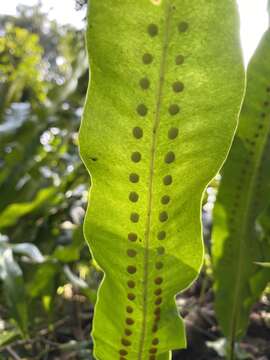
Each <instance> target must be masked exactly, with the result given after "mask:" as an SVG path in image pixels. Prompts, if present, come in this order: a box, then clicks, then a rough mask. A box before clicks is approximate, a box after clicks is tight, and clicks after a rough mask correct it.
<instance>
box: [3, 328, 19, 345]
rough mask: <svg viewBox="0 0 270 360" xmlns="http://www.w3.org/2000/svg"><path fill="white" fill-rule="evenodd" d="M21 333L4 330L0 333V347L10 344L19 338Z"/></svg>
mask: <svg viewBox="0 0 270 360" xmlns="http://www.w3.org/2000/svg"><path fill="white" fill-rule="evenodd" d="M19 335H20V334H19V332H18V331H16V330H4V331H1V333H0V346H3V345H6V344H9V343H10V342H11V341H13V340H14V339H15V338H17V337H18V336H19Z"/></svg>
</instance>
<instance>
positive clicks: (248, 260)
mask: <svg viewBox="0 0 270 360" xmlns="http://www.w3.org/2000/svg"><path fill="white" fill-rule="evenodd" d="M269 60H270V30H268V31H267V32H266V33H265V34H264V36H263V39H262V40H261V43H260V45H259V47H258V49H257V51H256V53H255V55H254V56H253V58H252V60H251V62H250V64H249V67H248V72H247V92H246V96H245V99H244V103H243V107H242V111H241V115H240V122H239V127H238V131H237V133H236V136H235V139H234V142H233V146H232V149H231V151H230V154H229V157H228V159H227V161H226V163H225V166H224V168H223V171H222V181H221V185H220V188H219V192H218V198H217V203H216V205H215V209H214V219H213V222H214V229H213V263H214V281H215V290H216V313H217V317H218V320H219V323H220V325H221V328H222V331H223V333H224V335H225V336H226V337H227V339H228V359H230V360H233V359H234V358H235V355H234V349H235V343H236V342H237V341H238V340H240V339H241V337H242V336H243V335H244V334H245V332H246V329H247V325H248V320H249V314H250V311H251V308H252V306H253V305H254V303H255V302H256V301H257V300H258V299H259V297H260V295H261V293H262V291H263V290H264V289H265V287H266V285H267V282H268V281H269V279H270V271H269V269H267V268H263V267H261V266H260V264H259V263H264V262H267V261H269V259H270V246H269V244H270V242H269V231H268V229H267V227H268V228H269V224H268V221H269V217H268V216H267V214H265V215H264V216H263V217H262V221H260V218H261V215H262V213H263V212H265V210H266V208H267V207H268V208H269V203H270V198H269V195H270V122H269V115H270V66H269ZM266 219H267V220H266Z"/></svg>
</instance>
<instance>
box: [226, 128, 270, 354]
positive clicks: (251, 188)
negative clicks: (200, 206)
mask: <svg viewBox="0 0 270 360" xmlns="http://www.w3.org/2000/svg"><path fill="white" fill-rule="evenodd" d="M264 134H265V135H264V138H263V141H262V142H261V146H259V151H258V152H257V156H256V157H255V167H254V171H252V176H251V181H250V183H249V186H248V187H247V196H246V199H247V201H246V204H247V206H246V207H244V209H246V210H245V211H244V213H243V217H242V219H243V222H242V226H241V227H240V231H239V235H240V244H239V251H238V259H239V261H238V266H237V277H236V286H235V296H234V301H233V304H234V305H233V311H232V323H231V324H232V325H231V330H230V339H229V341H230V345H231V347H233V345H234V339H235V332H236V326H237V324H238V319H239V312H238V308H239V293H240V284H241V278H242V268H243V256H241V253H242V251H241V249H242V248H243V246H244V244H245V233H246V228H247V222H248V219H249V214H250V209H251V204H252V199H253V193H254V188H255V185H256V182H257V177H258V173H259V168H260V166H261V164H262V160H263V154H264V152H265V148H266V144H267V139H268V137H269V134H270V122H268V129H267V131H266V132H265V133H264ZM241 235H242V236H241ZM230 351H233V349H232V348H231V349H230Z"/></svg>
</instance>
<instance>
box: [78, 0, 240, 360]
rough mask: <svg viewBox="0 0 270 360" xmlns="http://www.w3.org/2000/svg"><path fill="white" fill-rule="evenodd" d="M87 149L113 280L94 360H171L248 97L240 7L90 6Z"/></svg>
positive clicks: (99, 255)
mask: <svg viewBox="0 0 270 360" xmlns="http://www.w3.org/2000/svg"><path fill="white" fill-rule="evenodd" d="M88 21H89V23H88V33H87V42H88V50H89V54H90V67H91V72H92V74H91V87H90V91H89V93H88V97H87V101H86V105H85V110H84V117H83V122H82V127H81V130H80V150H81V155H82V157H83V160H84V162H85V164H86V166H87V168H88V170H89V171H90V173H91V176H92V190H91V197H90V207H89V209H88V213H87V216H86V221H85V235H86V238H87V240H88V242H89V245H90V247H91V250H92V252H93V254H94V257H95V259H96V261H97V262H98V264H99V265H100V266H101V268H102V269H103V270H104V272H105V279H104V281H103V283H102V285H101V288H100V290H99V298H98V302H97V305H96V308H95V319H94V330H93V337H94V341H95V357H96V358H97V359H100V360H107V359H108V360H111V359H130V360H131V359H134V360H135V359H136V360H142V359H159V360H165V359H166V360H168V359H169V358H170V353H169V351H170V350H171V349H175V348H181V347H184V346H185V336H184V327H183V322H182V320H181V319H180V318H179V317H178V316H177V311H176V307H175V302H174V296H175V294H176V293H177V292H179V291H181V290H183V289H185V288H186V287H187V286H189V284H190V283H191V282H192V281H193V280H194V279H195V277H196V276H197V274H198V271H199V269H200V266H201V262H202V253H203V248H202V240H201V222H200V204H201V196H202V192H203V190H204V188H205V186H206V185H207V183H208V182H209V181H210V180H211V178H212V177H213V176H214V175H215V174H216V172H217V171H218V169H219V167H220V166H221V163H222V161H223V160H224V158H225V156H226V153H227V151H228V147H229V145H230V142H231V138H232V135H233V133H234V130H235V127H236V119H237V115H238V112H239V107H240V102H241V98H242V91H243V69H242V61H241V55H240V51H239V43H238V16H237V13H236V6H235V2H234V1H232V0H230V1H226V2H217V1H214V0H211V1H205V0H199V1H198V0H196V1H194V0H192V1H190V0H188V1H187V0H186V1H181V2H179V1H160V0H151V1H150V0H138V1H136V2H135V1H130V0H128V1H123V0H116V1H114V2H111V1H109V0H105V1H99V0H92V1H91V3H90V9H89V19H88Z"/></svg>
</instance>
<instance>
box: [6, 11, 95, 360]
mask: <svg viewBox="0 0 270 360" xmlns="http://www.w3.org/2000/svg"><path fill="white" fill-rule="evenodd" d="M0 34H1V35H0V93H1V96H0V99H1V100H0V102H1V104H0V109H1V110H0V143H1V147H0V304H1V305H0V328H1V335H0V358H1V355H2V354H3V356H4V358H5V359H7V358H8V357H7V356H8V355H7V349H6V346H7V345H8V344H9V343H14V341H17V342H18V341H23V340H20V339H25V340H24V341H26V344H28V345H27V346H24V345H22V346H21V348H22V350H21V351H22V355H23V356H25V357H26V358H30V357H31V354H32V352H33V346H32V345H31V346H30V347H29V342H27V341H28V340H27V339H31V338H33V337H34V338H35V337H36V336H37V335H36V334H37V333H39V331H40V329H42V328H44V327H45V328H48V329H52V331H54V330H53V329H54V324H55V322H57V321H59V319H62V318H65V316H68V317H72V316H73V313H72V312H70V309H68V308H69V307H70V305H69V304H70V303H72V302H73V300H74V298H75V299H76V296H80V297H79V299H81V300H80V301H79V303H81V305H80V306H82V307H83V306H86V307H89V306H90V305H93V304H94V302H95V297H96V288H97V285H98V282H99V280H100V274H99V271H98V269H96V267H95V265H94V264H92V262H91V258H90V253H89V251H88V248H87V247H86V245H85V242H84V238H83V233H82V220H83V217H84V213H85V208H86V201H87V196H88V195H87V188H88V182H89V178H88V174H87V172H86V170H85V169H84V166H83V165H82V163H81V160H80V159H79V155H78V147H77V132H78V128H79V125H80V116H81V111H82V106H83V101H84V94H85V92H86V87H87V83H88V68H87V58H86V53H85V49H84V39H83V32H82V31H78V30H76V29H74V28H73V27H72V26H67V25H66V26H60V25H58V24H57V23H56V22H55V21H49V20H48V17H47V15H46V14H45V13H42V11H41V10H40V6H39V5H37V6H35V7H28V6H19V7H18V15H17V16H16V17H12V16H0ZM91 264H92V265H91ZM76 294H77V295H76ZM82 299H84V300H83V301H82ZM75 302H76V301H75ZM88 312H89V309H88ZM72 321H73V320H72ZM88 322H89V320H88ZM89 332H90V329H88V333H87V336H88V337H89ZM71 338H72V339H77V340H78V338H79V339H80V340H81V341H82V343H80V342H78V343H76V344H77V345H76V344H75V345H76V346H75V345H74V344H73V343H72V344H73V345H72V344H70V345H69V346H71V348H72V349H73V348H74V349H75V348H76V349H77V348H78V349H79V350H78V349H77V350H78V351H79V352H81V355H80V356H81V357H79V358H85V356H87V358H88V359H89V356H90V355H89V350H87V349H88V348H89V346H90V344H89V343H88V344H87V346H85V343H84V342H83V339H82V337H81V336H79V337H78V336H77V335H76V334H75V335H74V334H72V336H71ZM40 341H41V340H40ZM42 341H43V340H42ZM61 341H63V343H65V346H67V344H69V342H68V339H66V338H65V339H62V340H61ZM61 341H60V343H61ZM35 346H37V347H38V346H40V349H44V344H43V345H42V344H39V340H37V341H36V343H35ZM67 347H68V346H67ZM52 348H53V349H54V347H52ZM77 350H76V351H77ZM35 351H36V352H39V350H35ZM54 351H56V352H55V353H57V351H58V352H59V351H60V350H59V349H58V350H57V349H56V350H55V349H54ZM61 351H69V350H65V349H62V350H61ZM72 351H75V350H72ZM47 352H49V350H48V351H47ZM44 356H45V355H44ZM40 358H43V357H40ZM44 358H45V357H44Z"/></svg>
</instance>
